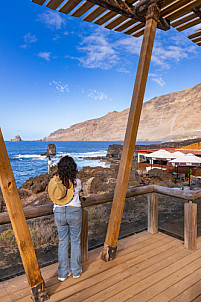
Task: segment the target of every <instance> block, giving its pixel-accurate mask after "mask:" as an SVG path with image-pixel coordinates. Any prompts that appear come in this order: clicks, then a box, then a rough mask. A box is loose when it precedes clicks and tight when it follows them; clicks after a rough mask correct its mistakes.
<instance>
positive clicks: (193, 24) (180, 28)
mask: <svg viewBox="0 0 201 302" xmlns="http://www.w3.org/2000/svg"><path fill="white" fill-rule="evenodd" d="M199 23H201V19H200V18H197V19H195V20H192V21H190V22H187V23H185V24H183V25H180V26H178V27H176V29H177V30H178V31H183V30H185V29H188V28H190V27H193V26H195V25H197V24H199Z"/></svg>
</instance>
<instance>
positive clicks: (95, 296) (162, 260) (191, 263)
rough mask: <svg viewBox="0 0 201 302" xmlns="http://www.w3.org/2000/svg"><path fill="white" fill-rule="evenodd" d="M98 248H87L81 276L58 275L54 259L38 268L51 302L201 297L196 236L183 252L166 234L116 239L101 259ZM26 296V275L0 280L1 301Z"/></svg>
mask: <svg viewBox="0 0 201 302" xmlns="http://www.w3.org/2000/svg"><path fill="white" fill-rule="evenodd" d="M101 250H102V248H98V249H95V250H93V251H90V252H89V261H88V263H85V264H84V265H83V274H82V276H81V277H80V279H73V278H72V277H69V278H68V279H67V280H66V281H64V282H59V281H58V280H57V264H53V265H50V266H48V267H45V268H43V269H42V270H41V271H42V275H43V278H44V280H45V282H46V286H47V290H48V293H49V295H50V300H49V301H50V302H56V301H65V302H68V301H69V302H79V301H87V302H90V301H91V302H94V301H95V302H100V301H115V302H118V301H119V302H123V301H135V302H145V301H152V302H166V301H174V302H179V301H181V302H188V301H194V302H200V301H201V240H200V239H199V240H198V249H197V250H196V251H188V250H186V249H184V246H183V243H182V242H181V241H179V240H178V239H175V238H172V237H170V236H168V235H165V234H162V233H158V234H156V235H150V234H148V233H147V232H142V233H139V234H137V235H134V236H130V237H127V238H125V239H122V240H120V241H119V243H118V252H117V258H116V259H115V260H113V261H111V262H108V263H105V262H103V261H102V260H101V259H100V253H101ZM8 301H9V302H10V301H20V302H29V301H32V300H31V296H30V289H29V287H28V284H27V281H26V277H25V276H24V275H23V276H19V277H16V278H14V279H10V280H8V281H4V282H1V283H0V302H8Z"/></svg>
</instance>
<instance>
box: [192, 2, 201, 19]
mask: <svg viewBox="0 0 201 302" xmlns="http://www.w3.org/2000/svg"><path fill="white" fill-rule="evenodd" d="M192 11H193V12H194V13H195V14H196V15H197V16H198V17H199V18H200V19H201V5H200V6H197V7H195V8H193V9H192Z"/></svg>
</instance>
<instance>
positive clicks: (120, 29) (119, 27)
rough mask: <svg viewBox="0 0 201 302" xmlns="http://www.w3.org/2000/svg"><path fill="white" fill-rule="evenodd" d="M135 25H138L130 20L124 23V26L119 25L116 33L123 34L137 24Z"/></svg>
mask: <svg viewBox="0 0 201 302" xmlns="http://www.w3.org/2000/svg"><path fill="white" fill-rule="evenodd" d="M135 23H137V21H135V20H132V19H130V20H128V21H126V22H124V23H123V24H121V25H119V26H118V27H116V28H115V31H119V32H121V31H123V30H124V29H126V28H128V27H130V26H131V25H133V24H135Z"/></svg>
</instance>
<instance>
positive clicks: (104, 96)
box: [87, 89, 111, 101]
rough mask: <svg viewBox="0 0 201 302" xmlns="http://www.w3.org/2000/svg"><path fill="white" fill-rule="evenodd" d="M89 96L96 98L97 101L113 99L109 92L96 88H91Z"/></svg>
mask: <svg viewBox="0 0 201 302" xmlns="http://www.w3.org/2000/svg"><path fill="white" fill-rule="evenodd" d="M87 96H88V97H90V98H92V99H94V100H95V101H104V100H111V98H109V97H108V95H107V94H105V93H104V92H100V91H97V90H96V89H89V91H88V94H87Z"/></svg>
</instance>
